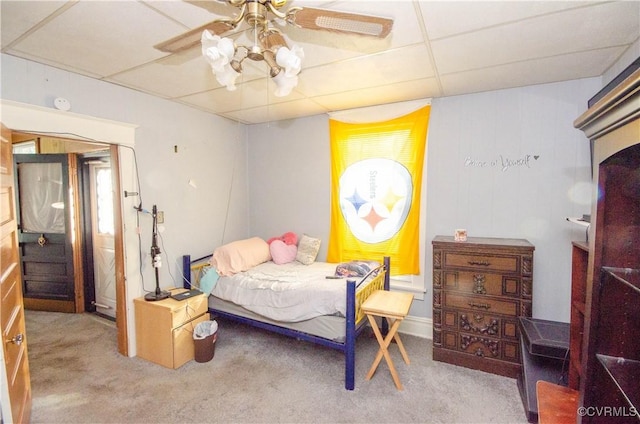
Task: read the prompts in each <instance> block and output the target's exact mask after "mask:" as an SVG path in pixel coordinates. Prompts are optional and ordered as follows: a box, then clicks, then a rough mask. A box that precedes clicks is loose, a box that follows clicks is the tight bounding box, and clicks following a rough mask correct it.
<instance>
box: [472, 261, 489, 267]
mask: <svg viewBox="0 0 640 424" xmlns="http://www.w3.org/2000/svg"><path fill="white" fill-rule="evenodd" d="M469 265H482V266H489V265H491V263H490V262H489V261H469Z"/></svg>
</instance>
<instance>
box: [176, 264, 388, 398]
mask: <svg viewBox="0 0 640 424" xmlns="http://www.w3.org/2000/svg"><path fill="white" fill-rule="evenodd" d="M211 256H212V255H209V256H204V257H202V258H199V259H196V260H194V261H191V256H190V255H184V256H183V257H182V275H184V278H185V282H184V287H185V288H191V264H192V263H196V262H201V261H203V260H205V259H208V258H210V257H211ZM383 265H384V269H385V271H386V272H385V277H384V289H385V290H389V273H390V269H391V268H390V258H389V257H388V256H385V257H384V261H383ZM355 302H356V281H354V280H347V309H346V312H347V316H346V320H345V323H346V329H345V330H346V331H345V341H344V342H338V341H335V340H330V339H325V338H322V337H318V336H315V335H312V334H307V333H303V332H301V331H297V330H291V329H289V328H285V327H280V326H278V325H274V324H270V323H266V322H262V321H257V320H254V319H250V318H245V317H242V316H238V315H234V314H230V313H228V312H223V311H219V310H217V309H213V308H209V312H210V313H211V314H212V315H214V316H219V317H223V318H228V319H230V320H233V321H237V322H241V323H243V324H248V325H251V326H254V327H257V328H262V329H265V330H268V331H272V332H275V333H279V334H283V335H285V336H289V337H294V338H296V339H300V340H305V341H307V342H311V343H316V344H319V345H322V346H326V347H330V348H332V349H337V350H339V351H342V352H343V353H344V355H345V369H344V387H345V389H347V390H353V389H354V388H355V365H356V349H355V346H356V338H357V337H358V335H359V334H360V333H361V332H362V330H364V329H365V327H367V325H368V320H366V319H363V320H361V322H360V324H358V325H356V322H355V321H356V307H355ZM382 321H383V327H382V331H383V333H386V331H387V322H386V321H385V320H382Z"/></svg>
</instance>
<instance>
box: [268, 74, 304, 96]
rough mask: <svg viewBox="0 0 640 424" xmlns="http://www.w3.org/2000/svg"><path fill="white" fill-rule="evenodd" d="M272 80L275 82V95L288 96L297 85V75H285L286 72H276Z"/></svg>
mask: <svg viewBox="0 0 640 424" xmlns="http://www.w3.org/2000/svg"><path fill="white" fill-rule="evenodd" d="M272 80H273V82H275V84H276V91H275V92H274V94H275V96H276V97H285V96H288V95H289V94H291V91H292V90H293V89H294V87H295V86H296V85H298V76H297V75H296V76H287V73H286V72H278V74H277V75H276V76H274V77H273V78H272Z"/></svg>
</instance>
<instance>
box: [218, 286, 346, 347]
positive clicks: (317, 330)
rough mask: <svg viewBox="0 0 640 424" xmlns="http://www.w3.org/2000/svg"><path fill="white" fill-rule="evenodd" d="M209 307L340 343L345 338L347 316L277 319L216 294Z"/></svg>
mask: <svg viewBox="0 0 640 424" xmlns="http://www.w3.org/2000/svg"><path fill="white" fill-rule="evenodd" d="M209 307H210V308H212V309H213V310H214V311H222V312H227V313H230V314H233V315H237V316H241V317H244V318H250V319H252V320H256V321H260V322H265V323H267V324H273V325H277V326H278V327H284V328H288V329H290V330H296V331H300V332H302V333H306V334H311V335H314V336H318V337H322V338H325V339H329V340H333V341H337V342H340V343H343V342H344V340H345V334H346V324H345V318H344V317H339V316H337V315H323V316H320V317H316V318H311V319H308V320H306V321H298V322H282V321H275V320H272V319H269V318H266V317H264V316H262V315H258V314H256V313H254V312H251V311H248V310H246V309H245V308H243V307H242V306H238V305H236V304H235V303H233V302H228V301H226V300H222V299H218V298H217V297H215V296H209ZM214 314H215V312H214Z"/></svg>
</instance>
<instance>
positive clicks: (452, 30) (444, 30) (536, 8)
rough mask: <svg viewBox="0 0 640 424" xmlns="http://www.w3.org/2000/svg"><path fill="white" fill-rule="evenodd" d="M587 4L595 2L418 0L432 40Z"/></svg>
mask: <svg viewBox="0 0 640 424" xmlns="http://www.w3.org/2000/svg"><path fill="white" fill-rule="evenodd" d="M589 4H591V5H592V4H594V2H584V1H582V2H581V1H426V2H420V3H419V5H420V10H421V11H422V16H423V18H424V22H425V26H426V27H427V29H428V30H427V32H428V33H429V38H430V39H431V40H437V39H440V38H444V37H450V36H452V35H456V34H463V33H466V32H471V31H477V30H479V29H483V28H489V27H492V26H496V25H503V24H508V23H512V22H515V21H519V20H522V19H526V18H531V17H534V16H540V15H546V14H550V13H553V12H558V11H562V10H566V9H573V8H577V7H583V6H585V5H589Z"/></svg>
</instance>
